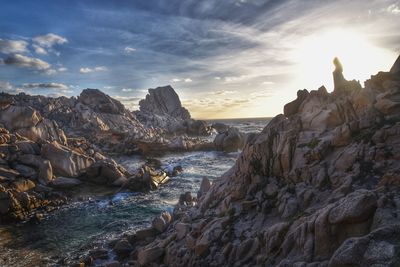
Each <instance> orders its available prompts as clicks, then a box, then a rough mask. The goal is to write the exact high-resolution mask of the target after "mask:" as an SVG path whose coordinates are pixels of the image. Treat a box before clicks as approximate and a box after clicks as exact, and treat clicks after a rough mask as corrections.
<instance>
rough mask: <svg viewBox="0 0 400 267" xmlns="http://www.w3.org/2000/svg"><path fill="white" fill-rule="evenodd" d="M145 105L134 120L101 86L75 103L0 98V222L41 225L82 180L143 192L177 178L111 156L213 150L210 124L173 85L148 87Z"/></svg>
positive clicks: (25, 97) (26, 97) (71, 100)
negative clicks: (193, 115) (183, 100)
mask: <svg viewBox="0 0 400 267" xmlns="http://www.w3.org/2000/svg"><path fill="white" fill-rule="evenodd" d="M140 105H141V110H140V111H139V112H136V115H135V113H134V112H131V111H129V110H127V109H126V108H125V107H124V106H123V105H122V104H121V103H120V102H119V101H117V100H115V99H113V98H111V97H109V96H108V95H106V94H104V93H103V92H101V91H99V90H97V89H85V90H83V91H82V93H81V94H80V96H78V97H77V98H75V97H72V98H66V97H59V98H50V97H44V96H30V95H26V94H23V93H21V94H18V95H9V94H6V93H1V94H0V215H1V218H0V222H8V221H27V220H34V221H40V219H41V218H43V214H44V213H46V212H48V211H51V210H54V209H56V208H57V207H58V206H59V205H62V204H64V203H66V202H67V195H68V194H66V193H68V192H69V190H70V189H71V188H74V187H76V186H79V185H81V184H82V183H85V184H88V185H90V184H99V185H104V186H111V187H116V188H119V190H130V191H137V192H146V191H149V190H155V189H157V188H158V187H159V186H160V185H162V184H164V183H166V182H167V181H168V180H169V176H171V175H173V173H174V171H173V170H169V171H168V170H162V169H160V166H158V168H154V166H153V167H151V166H150V165H143V166H142V167H141V168H139V169H138V170H136V171H133V172H131V173H130V172H128V171H127V170H126V169H125V168H124V167H123V166H121V165H119V164H117V163H116V162H115V161H114V160H113V159H112V157H113V156H118V155H132V154H138V155H142V156H144V157H150V158H151V157H152V155H155V154H160V153H166V152H172V151H194V150H215V149H216V146H215V145H214V143H213V142H211V141H210V140H209V137H208V136H209V135H210V134H211V132H212V127H210V126H209V125H207V123H206V122H204V121H196V120H194V119H191V116H190V113H189V112H188V111H187V110H186V109H185V108H184V107H182V105H181V102H180V100H179V97H178V95H177V94H176V92H175V91H174V89H173V88H172V87H170V86H166V87H159V88H156V89H149V94H148V95H147V97H146V99H144V100H142V101H141V103H140ZM138 118H140V120H139V119H138ZM172 125H173V126H174V128H171V127H172ZM167 126H168V127H167ZM239 148H240V147H239V146H237V147H236V148H235V149H236V150H237V149H239ZM172 167H173V166H172Z"/></svg>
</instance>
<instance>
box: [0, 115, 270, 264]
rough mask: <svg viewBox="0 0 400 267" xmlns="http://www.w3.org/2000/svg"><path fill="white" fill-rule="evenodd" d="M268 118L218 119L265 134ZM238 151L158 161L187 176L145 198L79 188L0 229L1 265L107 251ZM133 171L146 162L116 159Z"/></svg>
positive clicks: (188, 154)
mask: <svg viewBox="0 0 400 267" xmlns="http://www.w3.org/2000/svg"><path fill="white" fill-rule="evenodd" d="M268 121H269V119H267V118H266V119H239V120H218V122H223V123H225V124H228V125H231V126H235V127H238V128H239V129H240V130H241V131H243V132H257V131H260V130H262V129H263V128H264V127H265V125H266V124H267V123H268ZM238 155H239V152H235V153H223V152H216V151H207V152H186V153H171V154H167V155H163V156H160V157H157V159H159V160H160V161H161V162H162V164H163V165H165V166H166V165H168V164H172V165H180V166H182V168H183V172H182V173H181V174H179V175H178V176H176V177H172V178H171V180H170V182H168V183H167V184H166V185H164V186H162V187H161V188H160V189H159V190H156V191H153V192H150V193H147V194H144V193H134V192H118V189H116V188H105V187H100V186H95V187H93V186H91V187H88V186H86V187H79V188H78V189H75V191H74V192H72V193H71V194H72V195H71V196H73V198H72V201H71V202H70V203H69V204H67V205H65V206H62V207H60V208H59V209H58V210H57V211H54V212H52V213H50V214H48V215H47V216H46V218H45V219H44V220H43V221H42V222H40V223H39V224H33V223H21V224H18V225H8V226H6V225H3V226H1V225H0V266H46V265H48V266H54V265H57V262H58V261H59V260H60V259H61V258H63V257H66V258H67V259H74V258H76V257H78V256H79V255H81V254H82V253H83V252H85V251H87V250H89V249H92V248H96V247H103V246H104V245H105V244H106V243H107V241H109V240H112V239H113V238H116V237H118V236H120V235H121V234H122V233H124V232H126V231H132V230H135V229H139V228H143V227H146V226H149V225H150V223H151V219H152V218H153V217H154V216H156V215H158V214H160V212H161V211H163V210H172V208H173V205H174V204H175V203H176V202H177V201H178V198H179V195H180V194H182V193H184V192H192V193H193V194H196V193H197V191H198V189H199V186H200V182H201V180H202V178H203V177H207V178H209V179H210V180H211V181H212V180H214V179H216V178H217V177H219V176H221V175H222V174H223V173H224V172H226V171H227V170H228V169H229V168H231V167H232V166H233V165H234V163H235V161H236V158H237V156H238ZM116 160H117V161H118V162H119V163H120V164H122V165H123V166H125V167H126V168H127V169H128V170H135V169H137V168H138V167H139V166H141V165H142V164H143V163H144V162H145V159H144V158H141V157H137V156H135V157H120V158H117V159H116Z"/></svg>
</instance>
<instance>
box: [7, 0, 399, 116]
mask: <svg viewBox="0 0 400 267" xmlns="http://www.w3.org/2000/svg"><path fill="white" fill-rule="evenodd" d="M399 25H400V1H393V0H379V1H378V0H370V1H364V0H354V1H348V0H346V1H338V0H331V1H321V0H319V1H317V0H303V1H294V0H276V1H274V0H202V1H200V0H146V1H139V0H132V1H124V0H120V1H111V0H91V1H89V0H81V1H77V0H68V1H66V0H58V1H53V0H47V1H45V0H43V1H40V0H38V1H19V0H13V1H6V0H1V8H0V90H1V91H4V92H9V93H20V92H24V93H26V94H32V95H36V94H42V95H48V96H53V97H56V96H61V95H65V96H77V95H79V94H80V92H81V91H82V90H83V89H85V88H98V89H100V90H102V91H104V92H105V93H107V94H108V95H110V96H112V97H114V98H116V99H118V100H120V101H121V102H122V103H123V104H124V105H125V106H126V107H128V108H129V109H131V110H136V109H138V101H139V100H140V99H141V98H144V97H145V95H146V93H147V89H148V88H155V87H158V86H165V85H171V86H172V87H174V89H175V90H176V91H177V93H178V94H179V96H180V98H181V100H182V103H183V105H184V106H185V107H186V108H188V109H189V111H190V112H191V114H192V117H194V118H201V119H211V118H242V117H269V116H274V115H276V114H279V113H282V110H283V105H284V104H285V103H287V102H289V101H291V100H293V99H294V98H295V97H296V92H297V90H299V89H303V88H306V89H308V90H315V89H318V88H319V87H320V86H322V85H325V87H326V88H327V89H328V91H331V90H332V88H333V84H332V71H333V64H332V60H333V58H334V57H335V56H338V57H339V59H340V60H341V61H342V63H343V66H344V75H345V77H346V78H348V79H356V80H359V81H360V82H361V83H363V81H364V80H365V79H367V78H369V77H370V75H371V74H376V73H377V72H378V71H380V70H383V71H388V70H389V69H390V67H391V65H392V64H393V63H394V61H395V60H396V58H397V56H398V55H399V54H400V31H399V30H398V29H399V28H398V27H399Z"/></svg>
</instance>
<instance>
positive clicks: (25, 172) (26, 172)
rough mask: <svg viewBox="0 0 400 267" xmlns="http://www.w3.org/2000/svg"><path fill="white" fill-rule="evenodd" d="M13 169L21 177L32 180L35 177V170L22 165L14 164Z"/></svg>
mask: <svg viewBox="0 0 400 267" xmlns="http://www.w3.org/2000/svg"><path fill="white" fill-rule="evenodd" d="M13 169H14V170H16V171H17V172H19V173H20V174H21V175H22V176H23V177H27V178H32V177H35V176H36V171H35V169H33V168H31V167H29V166H26V165H23V164H15V165H14V166H13Z"/></svg>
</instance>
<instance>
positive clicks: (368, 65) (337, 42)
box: [293, 29, 396, 90]
mask: <svg viewBox="0 0 400 267" xmlns="http://www.w3.org/2000/svg"><path fill="white" fill-rule="evenodd" d="M367 36H368V35H367V34H363V33H361V32H358V31H355V30H351V29H329V30H324V31H320V32H317V33H315V34H312V35H310V36H306V37H304V38H302V40H299V43H298V45H297V46H296V47H297V49H295V51H293V58H294V60H295V62H296V72H297V73H298V77H297V78H296V83H299V84H302V85H304V86H309V87H308V89H316V88H317V87H319V86H321V85H325V86H326V87H327V88H328V90H332V87H333V82H332V70H333V64H332V60H333V59H334V58H335V57H338V58H339V59H340V61H341V62H342V65H343V67H344V75H345V78H346V79H348V80H352V79H356V80H359V81H360V82H361V84H363V82H364V81H365V80H366V79H368V78H369V77H370V76H371V75H372V74H376V73H377V72H378V71H380V70H389V68H390V66H391V65H392V64H393V60H394V59H395V58H396V55H395V54H394V52H393V51H389V50H387V49H384V48H382V47H378V46H377V45H375V44H373V43H371V42H370V41H369V40H368V38H367Z"/></svg>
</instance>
